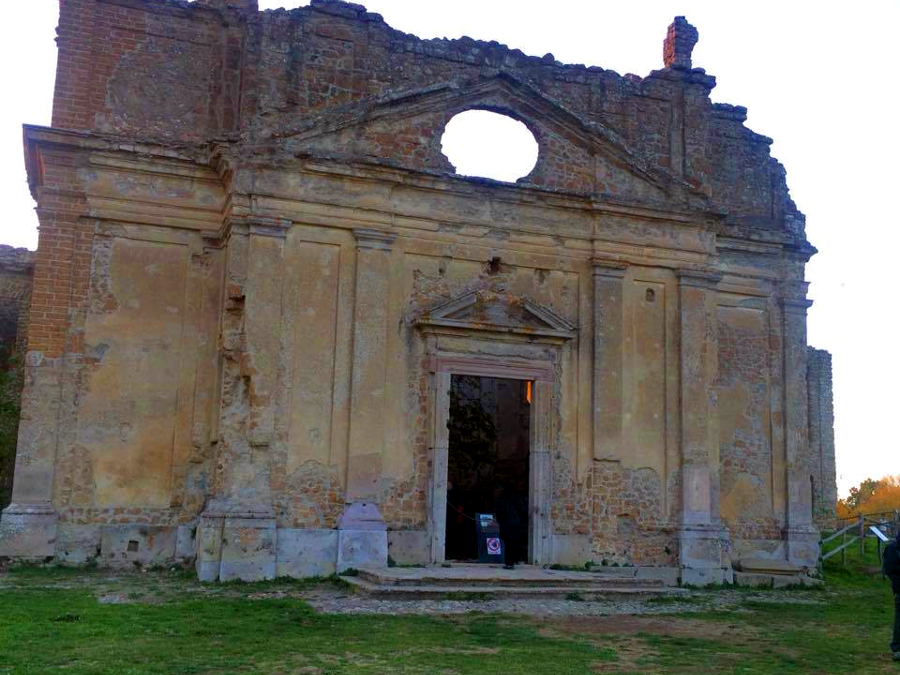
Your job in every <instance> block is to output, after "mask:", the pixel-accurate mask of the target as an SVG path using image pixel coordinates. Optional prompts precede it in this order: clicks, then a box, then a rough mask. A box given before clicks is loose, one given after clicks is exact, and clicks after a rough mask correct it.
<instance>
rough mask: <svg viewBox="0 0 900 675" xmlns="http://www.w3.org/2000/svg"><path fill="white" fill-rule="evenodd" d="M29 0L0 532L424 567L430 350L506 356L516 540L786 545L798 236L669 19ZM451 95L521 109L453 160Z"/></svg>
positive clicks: (264, 570) (221, 569)
mask: <svg viewBox="0 0 900 675" xmlns="http://www.w3.org/2000/svg"><path fill="white" fill-rule="evenodd" d="M60 9H61V16H60V24H59V38H58V45H59V64H58V72H57V80H56V89H55V97H54V107H53V120H52V126H51V127H47V128H44V127H36V126H26V127H25V152H26V163H27V168H28V175H29V183H30V187H31V190H32V194H33V195H34V198H35V200H36V202H37V213H38V217H39V219H40V243H39V248H38V251H37V255H36V259H35V262H34V271H33V288H32V292H31V308H30V316H29V328H28V346H27V353H26V355H25V387H24V391H23V399H22V419H21V425H20V436H19V447H18V456H17V461H16V469H15V480H14V484H13V496H12V503H11V504H10V505H9V506H8V507H7V508H6V509H5V511H4V512H3V515H2V520H0V555H5V556H12V557H16V558H22V559H47V558H55V559H56V560H58V561H61V562H68V563H83V562H87V561H89V560H97V561H98V562H100V563H101V564H123V563H124V564H131V563H134V562H137V563H151V562H164V561H172V560H194V561H195V564H196V569H197V571H198V574H199V576H200V577H201V578H202V579H206V580H213V579H231V578H243V579H255V578H267V577H272V576H276V575H278V576H281V575H293V576H307V575H312V574H327V573H330V572H332V571H334V570H335V569H342V568H345V567H355V566H360V565H365V564H385V563H386V561H387V558H388V556H389V555H390V556H391V557H392V558H393V559H395V560H397V561H398V562H403V563H435V562H441V561H443V559H444V542H445V540H444V537H445V522H446V508H447V506H446V504H447V462H448V438H447V436H448V434H447V421H448V414H449V406H450V402H449V389H450V382H451V378H452V377H453V376H454V375H460V374H466V375H477V376H489V377H501V378H512V379H519V380H527V381H528V382H529V383H531V385H530V388H529V391H530V392H532V393H531V394H530V425H529V429H530V431H529V434H530V436H529V467H528V495H527V498H528V513H529V516H528V556H529V559H530V560H531V561H532V562H534V563H536V564H547V563H569V564H581V563H584V562H585V561H587V560H595V561H600V560H606V561H607V562H609V563H619V564H634V565H655V566H671V567H676V566H677V567H678V568H679V569H680V574H681V578H682V580H683V581H685V582H694V583H707V582H718V581H722V580H728V579H729V578H730V575H731V570H732V565H733V563H734V562H735V561H738V560H740V559H743V558H748V557H749V558H766V559H774V560H780V561H786V562H789V563H792V564H795V565H797V566H799V567H810V566H813V565H815V562H816V559H817V555H818V543H817V542H818V530H817V527H816V519H817V518H819V517H827V515H828V513H829V510H830V509H831V508H833V501H834V472H833V464H834V447H833V440H832V436H831V427H830V423H831V422H830V420H831V418H830V414H831V413H830V410H831V408H830V361H829V360H828V356H827V354H824V353H820V352H809V351H808V347H807V340H806V311H807V308H808V307H809V306H810V301H809V300H807V283H806V282H805V281H804V266H805V263H806V262H807V261H808V260H809V258H810V256H811V255H812V254H813V253H815V249H814V248H813V247H812V246H811V245H810V243H809V242H808V241H807V239H806V236H805V229H804V217H803V215H802V214H801V213H800V212H799V211H798V209H797V208H796V207H795V205H794V203H793V202H792V201H791V199H790V197H789V194H788V190H787V187H786V184H785V171H784V169H783V168H782V166H781V165H780V164H779V163H778V162H777V161H776V160H775V159H773V158H772V157H771V156H770V154H769V146H770V143H771V140H770V139H768V138H765V137H763V136H760V135H758V134H756V133H754V132H752V131H750V130H749V129H747V128H746V127H745V126H744V125H743V122H744V120H745V117H746V110H745V109H744V108H741V107H737V106H732V105H725V104H719V103H712V102H711V101H710V98H709V94H710V91H711V89H712V88H713V87H714V85H715V79H714V78H713V77H712V76H710V75H708V74H706V72H705V71H704V70H703V69H700V68H693V67H692V63H691V50H692V48H693V46H694V44H695V43H696V41H697V39H698V35H697V31H696V30H695V29H694V28H693V27H692V26H691V25H690V24H688V23H687V22H686V21H685V20H684V19H683V18H681V17H679V18H676V20H675V21H674V23H673V24H672V25H671V26H670V27H669V30H668V34H667V35H666V37H665V42H664V67H663V68H662V69H660V70H657V71H653V72H652V73H650V74H649V75H647V76H646V77H643V78H642V77H638V76H635V75H626V76H621V75H619V74H617V73H614V72H612V71H609V70H604V69H602V68H599V67H585V66H581V65H564V64H561V63H559V62H557V61H556V60H555V59H554V58H553V56H552V55H549V54H548V55H546V56H544V57H543V58H536V57H531V56H526V55H524V54H522V53H521V52H519V51H517V50H512V49H509V48H507V47H505V46H503V45H500V44H497V43H493V42H491V43H485V42H478V41H474V40H471V39H468V38H462V39H459V40H422V39H419V38H416V37H414V36H411V35H407V34H404V33H401V32H399V31H396V30H394V29H392V28H390V27H389V26H388V25H387V24H386V23H385V22H384V20H383V19H382V17H381V16H379V15H377V14H373V13H370V12H367V11H366V9H365V8H363V7H360V6H359V5H353V4H349V3H343V2H338V1H337V0H313V2H312V4H311V5H310V6H307V7H302V8H299V9H294V10H290V11H287V10H275V11H265V12H260V11H258V9H257V7H256V2H255V0H197V1H196V2H193V3H187V2H184V1H181V0H65V1H64V2H60ZM472 109H479V110H489V111H494V112H499V113H502V114H504V115H507V116H509V117H512V118H514V119H516V120H519V121H521V122H523V123H524V124H525V125H526V126H527V127H528V129H529V130H530V131H531V132H532V133H533V135H534V137H535V139H536V140H537V143H538V146H539V155H538V160H537V163H536V165H535V167H534V169H533V170H532V171H531V173H529V174H528V175H527V176H525V177H523V178H521V179H519V180H518V181H516V182H515V183H503V182H498V181H490V180H484V179H474V178H467V177H464V176H460V175H457V174H456V173H455V169H454V167H453V166H452V165H451V164H450V162H449V161H448V160H447V158H446V157H445V156H444V155H443V154H442V151H441V137H442V133H443V129H444V127H445V125H446V124H447V122H448V121H449V120H450V119H451V118H452V117H453V116H454V115H456V114H458V113H460V112H462V111H466V110H472ZM809 353H812V355H813V356H812V357H808V354H809ZM808 363H812V364H813V366H814V367H813V369H812V370H811V371H810V370H809V368H808ZM808 371H809V372H808ZM810 373H812V374H810ZM811 402H812V403H814V404H813V405H811ZM811 438H812V439H813V440H812V441H811Z"/></svg>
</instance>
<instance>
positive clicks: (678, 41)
mask: <svg viewBox="0 0 900 675" xmlns="http://www.w3.org/2000/svg"><path fill="white" fill-rule="evenodd" d="M699 39H700V34H699V33H698V32H697V29H696V28H694V27H693V26H692V25H691V24H689V23H688V22H687V19H685V18H684V17H683V16H676V17H675V20H674V21H673V22H672V23H671V24H669V30H668V31H667V32H666V39H665V41H664V42H663V63H664V64H665V66H666V68H675V69H676V70H690V69H691V52H692V51H693V50H694V45H695V44H697V40H699Z"/></svg>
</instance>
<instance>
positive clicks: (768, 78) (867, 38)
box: [0, 0, 900, 495]
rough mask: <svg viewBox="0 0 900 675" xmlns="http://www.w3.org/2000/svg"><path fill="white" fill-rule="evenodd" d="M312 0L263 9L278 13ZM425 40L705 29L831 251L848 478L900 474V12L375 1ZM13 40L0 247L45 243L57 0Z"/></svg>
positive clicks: (829, 342) (822, 260)
mask: <svg viewBox="0 0 900 675" xmlns="http://www.w3.org/2000/svg"><path fill="white" fill-rule="evenodd" d="M301 4H307V3H306V2H296V1H294V2H292V1H291V0H283V1H277V0H260V5H261V8H262V9H268V8H275V7H281V6H287V7H296V6H299V5H301ZM364 4H366V6H367V7H368V9H369V10H370V11H373V12H380V13H381V14H383V15H384V17H385V19H386V20H387V22H388V23H389V24H391V25H392V26H393V27H395V28H397V29H400V30H403V31H406V32H408V33H415V34H416V35H419V36H420V37H450V38H454V37H459V36H461V35H469V36H470V37H473V38H477V39H485V40H497V41H499V42H503V43H506V44H508V45H509V46H511V47H514V48H519V49H521V50H522V51H524V52H526V53H528V54H534V55H537V56H542V55H544V54H546V53H547V52H552V53H553V54H554V55H555V56H556V58H557V59H558V60H560V61H563V62H566V63H585V64H587V65H599V66H602V67H604V68H610V69H613V70H616V71H618V72H619V73H627V72H632V73H637V74H638V75H646V74H647V73H648V72H649V71H650V70H652V69H655V68H659V67H661V66H662V41H663V38H664V36H665V32H666V27H667V26H668V25H669V23H670V22H671V20H672V17H673V16H675V15H676V14H683V15H685V16H687V19H688V20H689V21H690V22H691V23H692V24H694V25H695V26H696V27H697V28H698V29H699V31H700V42H699V43H698V45H697V47H696V48H695V49H694V65H695V66H698V67H702V68H705V69H706V71H707V72H708V73H710V74H711V75H715V76H716V78H717V79H718V83H719V84H718V86H717V87H716V89H714V90H713V92H712V97H713V100H715V101H723V102H727V103H733V104H738V105H744V106H747V108H749V119H748V121H747V124H748V126H750V128H752V129H753V130H754V131H757V132H759V133H762V134H765V135H766V136H770V137H772V138H774V139H775V143H774V145H773V146H772V152H773V154H774V155H775V156H776V157H777V158H778V159H780V160H781V162H782V163H783V164H784V165H785V167H786V168H787V171H788V184H789V185H790V187H791V194H792V195H793V197H794V200H795V201H796V202H797V204H798V205H799V207H800V209H801V210H802V211H803V212H804V213H806V215H807V234H808V237H809V239H810V240H811V241H812V242H813V244H814V245H815V246H817V247H818V248H819V250H820V251H821V253H819V254H818V255H817V256H815V258H813V261H812V262H811V263H810V265H809V266H808V268H807V278H808V279H809V280H810V281H811V282H812V286H811V289H810V296H811V297H812V298H813V299H814V300H815V301H816V302H815V305H814V306H813V308H812V309H811V310H810V314H809V341H810V344H812V345H815V346H817V347H823V348H826V349H829V350H830V351H831V352H832V353H833V354H834V375H835V408H836V410H835V414H836V418H837V421H836V435H837V455H838V484H839V487H840V492H841V494H842V495H843V494H845V493H846V492H847V489H848V488H849V487H850V486H852V485H855V484H858V483H859V482H860V481H861V480H862V479H863V478H866V477H873V478H874V477H881V476H883V475H885V474H900V441H898V433H897V428H896V427H895V426H894V425H895V423H896V422H897V421H898V420H900V411H898V410H897V405H898V403H900V395H898V388H900V360H898V358H897V357H898V353H900V347H898V340H897V332H898V326H900V320H898V318H897V311H896V309H895V304H896V301H895V299H894V296H893V287H894V284H893V281H894V271H895V269H896V267H897V265H898V260H900V256H898V253H900V251H898V249H900V227H898V226H900V209H898V207H897V204H896V198H897V195H898V182H900V181H898V179H900V170H898V168H897V167H898V162H900V136H898V125H897V116H898V103H900V100H898V99H900V94H898V85H897V82H898V74H897V72H898V66H900V39H898V30H900V2H898V1H897V0H867V1H866V2H859V3H847V2H832V1H825V2H813V1H810V0H795V1H794V2H786V1H785V0H778V1H777V2H773V1H770V0H757V1H756V2H753V3H730V2H722V1H721V0H683V1H681V2H673V1H671V0H668V1H666V2H662V1H649V0H648V1H645V0H634V1H632V2H615V3H613V2H598V1H596V0H581V1H577V0H555V1H554V2H547V1H546V0H540V1H537V0H490V1H489V2H488V1H487V0H452V1H448V0H444V1H442V2H434V1H425V0H369V1H368V2H367V3H364ZM4 11H5V12H6V25H7V27H8V28H9V30H8V31H7V34H6V35H5V36H4V39H3V40H2V42H0V62H2V63H3V64H4V68H5V71H6V73H5V78H4V79H5V81H6V86H5V87H4V91H6V95H7V96H8V97H9V98H8V99H7V101H6V103H5V104H3V106H2V107H0V151H2V157H3V158H4V161H3V163H2V166H0V176H2V178H3V180H2V188H0V190H2V193H3V202H4V203H5V204H6V207H5V208H6V213H7V224H6V226H5V227H4V228H3V230H2V233H0V243H5V244H12V245H16V246H27V247H29V248H34V247H35V246H36V243H37V230H36V228H37V218H36V216H35V214H34V211H33V209H34V203H33V201H32V200H31V197H30V195H29V194H28V189H27V185H26V182H25V170H24V166H23V161H22V131H21V124H22V123H23V122H27V123H31V124H45V125H46V124H49V123H50V105H51V100H52V95H53V79H54V73H55V67H56V46H55V44H54V41H53V39H54V37H55V32H54V29H55V27H56V20H57V16H58V4H57V0H30V1H29V2H10V3H5V4H4Z"/></svg>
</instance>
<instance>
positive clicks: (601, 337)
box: [593, 260, 628, 460]
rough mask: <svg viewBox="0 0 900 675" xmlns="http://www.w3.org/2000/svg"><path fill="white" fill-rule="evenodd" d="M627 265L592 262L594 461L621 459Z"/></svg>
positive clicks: (605, 261)
mask: <svg viewBox="0 0 900 675" xmlns="http://www.w3.org/2000/svg"><path fill="white" fill-rule="evenodd" d="M627 267H628V265H627V263H621V262H617V261H611V260H595V261H594V263H593V281H594V387H593V388H594V404H593V409H594V459H600V460H603V459H614V460H619V459H621V458H622V456H621V449H622V416H623V412H624V405H623V400H622V385H623V379H624V377H623V373H622V368H623V363H624V361H623V358H624V352H623V347H622V344H623V339H622V337H623V331H624V330H625V315H624V302H623V297H624V294H623V291H622V286H623V279H624V277H625V271H626V269H627Z"/></svg>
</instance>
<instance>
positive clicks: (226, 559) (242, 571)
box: [219, 516, 276, 581]
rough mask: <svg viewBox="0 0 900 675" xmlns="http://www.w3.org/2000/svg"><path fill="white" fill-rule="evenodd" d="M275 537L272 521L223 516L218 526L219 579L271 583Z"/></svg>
mask: <svg viewBox="0 0 900 675" xmlns="http://www.w3.org/2000/svg"><path fill="white" fill-rule="evenodd" d="M275 537H276V528H275V519H274V518H256V517H241V516H237V517H234V516H226V517H225V522H224V523H223V524H222V558H221V562H220V563H219V579H220V580H221V581H230V580H233V579H240V580H241V581H261V580H263V579H274V578H275V545H276V540H275Z"/></svg>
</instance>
